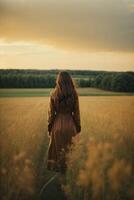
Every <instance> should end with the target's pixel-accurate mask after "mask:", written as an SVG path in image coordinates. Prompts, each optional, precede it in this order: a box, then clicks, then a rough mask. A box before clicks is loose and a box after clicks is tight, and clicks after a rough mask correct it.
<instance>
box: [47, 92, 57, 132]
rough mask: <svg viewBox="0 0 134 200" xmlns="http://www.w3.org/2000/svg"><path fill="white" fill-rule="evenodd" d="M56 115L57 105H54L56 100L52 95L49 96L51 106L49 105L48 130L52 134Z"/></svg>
mask: <svg viewBox="0 0 134 200" xmlns="http://www.w3.org/2000/svg"><path fill="white" fill-rule="evenodd" d="M55 116H56V109H55V105H54V100H53V98H52V96H50V98H49V107H48V132H49V135H50V132H51V129H52V126H53V123H54V120H55Z"/></svg>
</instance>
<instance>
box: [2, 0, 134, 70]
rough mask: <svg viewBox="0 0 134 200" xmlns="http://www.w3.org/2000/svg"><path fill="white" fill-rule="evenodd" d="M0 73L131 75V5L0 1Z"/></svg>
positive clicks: (118, 1)
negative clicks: (52, 71) (71, 71)
mask: <svg viewBox="0 0 134 200" xmlns="http://www.w3.org/2000/svg"><path fill="white" fill-rule="evenodd" d="M0 68H1V69H6V68H8V69H9V68H11V69H12V68H15V69H17V68H19V69H20V68H23V69H82V70H83V69H86V70H108V71H134V0H28V1H27V0H0Z"/></svg>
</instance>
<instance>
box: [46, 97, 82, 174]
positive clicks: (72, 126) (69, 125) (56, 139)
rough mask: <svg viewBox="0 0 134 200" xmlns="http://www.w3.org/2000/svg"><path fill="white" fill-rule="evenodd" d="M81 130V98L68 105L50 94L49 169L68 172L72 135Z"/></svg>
mask: <svg viewBox="0 0 134 200" xmlns="http://www.w3.org/2000/svg"><path fill="white" fill-rule="evenodd" d="M80 131H81V125H80V110H79V99H78V96H76V98H75V101H73V102H70V105H66V104H65V103H64V102H63V103H62V102H61V103H60V104H59V102H56V101H55V98H54V96H53V94H52V95H50V100H49V109H48V132H49V134H50V143H49V147H48V158H47V169H48V170H52V171H56V172H63V173H64V172H66V169H67V163H66V153H67V152H68V151H69V147H70V145H71V144H72V137H74V136H76V135H77V134H78V133H80Z"/></svg>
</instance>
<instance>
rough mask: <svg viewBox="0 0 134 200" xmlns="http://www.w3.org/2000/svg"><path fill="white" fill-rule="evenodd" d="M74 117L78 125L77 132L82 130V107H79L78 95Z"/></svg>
mask: <svg viewBox="0 0 134 200" xmlns="http://www.w3.org/2000/svg"><path fill="white" fill-rule="evenodd" d="M73 119H74V122H75V125H76V130H77V133H80V132H81V120H80V109H79V99H78V97H76V101H75V105H74V111H73Z"/></svg>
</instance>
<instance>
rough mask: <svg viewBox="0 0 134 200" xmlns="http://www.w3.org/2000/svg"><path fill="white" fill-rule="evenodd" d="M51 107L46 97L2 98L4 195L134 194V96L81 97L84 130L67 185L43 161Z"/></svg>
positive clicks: (17, 198) (123, 198)
mask: <svg viewBox="0 0 134 200" xmlns="http://www.w3.org/2000/svg"><path fill="white" fill-rule="evenodd" d="M1 91H2V90H1ZM3 91H5V90H3ZM14 91H15V93H14V96H17V95H16V94H17V92H16V91H17V90H16V89H15V90H14ZM18 91H20V90H18ZM23 91H24V93H22V94H23V95H22V96H25V94H26V90H23ZM31 91H32V90H31ZM34 91H35V90H34ZM38 91H39V90H38ZM40 91H41V94H42V92H44V90H40ZM48 92H49V90H48ZM79 92H80V91H79ZM82 92H83V93H84V92H86V93H87V91H86V89H85V91H84V90H83V91H82ZM92 92H95V91H92ZM96 92H99V90H96ZM46 93H47V92H46ZM6 94H7V91H6ZM34 94H36V92H35V93H34ZM47 95H48V93H47ZM11 96H12V95H11ZM19 96H21V95H19ZM31 96H32V95H31ZM34 96H36V95H34ZM47 110H48V97H34V98H32V97H25V98H21V97H19V98H18V97H14V98H4V97H3V98H0V125H1V126H0V132H1V134H0V148H1V149H0V152H1V171H0V173H1V199H2V200H11V199H13V200H24V199H25V200H26V199H27V200H34V199H36V200H38V199H45V200H48V199H49V200H54V199H58V200H63V199H66V198H65V196H64V195H66V197H67V199H69V200H89V199H90V200H133V199H134V176H133V175H134V126H133V121H134V97H133V96H89V97H84V96H81V97H80V112H81V125H82V132H81V134H80V135H78V136H76V137H75V138H74V146H73V147H72V151H71V153H70V154H69V155H68V171H67V177H66V182H65V183H64V184H63V185H62V189H63V190H61V188H60V183H59V176H58V174H57V175H55V173H52V172H49V171H47V170H46V167H45V164H46V158H47V149H48V144H49V138H48V135H47ZM49 180H51V181H49ZM46 183H48V184H47V185H44V184H46ZM44 186H45V187H44ZM63 191H64V192H63Z"/></svg>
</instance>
